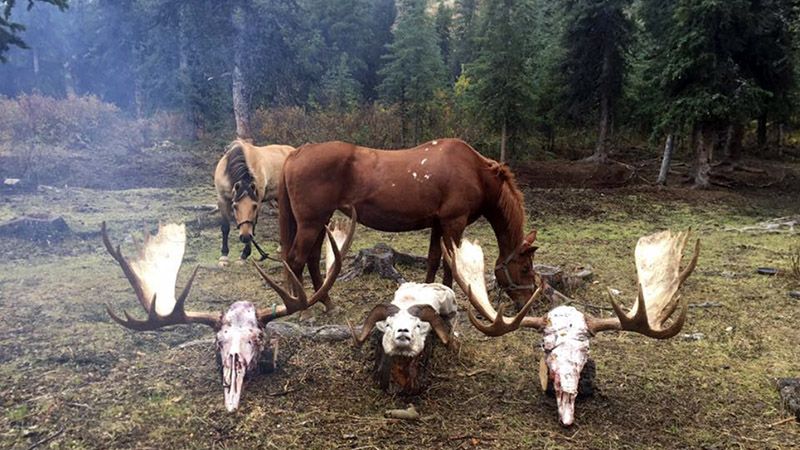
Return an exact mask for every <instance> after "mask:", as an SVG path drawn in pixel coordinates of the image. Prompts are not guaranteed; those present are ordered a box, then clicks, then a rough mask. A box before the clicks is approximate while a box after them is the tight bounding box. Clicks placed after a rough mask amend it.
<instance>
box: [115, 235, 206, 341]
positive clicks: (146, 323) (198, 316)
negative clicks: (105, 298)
mask: <svg viewBox="0 0 800 450" xmlns="http://www.w3.org/2000/svg"><path fill="white" fill-rule="evenodd" d="M100 231H101V234H102V237H103V244H105V247H106V250H108V253H109V254H111V256H112V257H113V258H114V259H115V260H116V261H117V263H119V265H120V267H121V268H122V271H123V273H124V274H125V277H126V278H128V281H129V282H130V284H131V286H132V287H133V289H134V291H135V292H136V296H137V298H138V299H139V303H141V305H142V308H143V309H144V310H145V312H146V313H147V319H146V320H139V319H135V318H133V317H131V315H130V314H128V311H125V310H123V314H124V315H125V319H122V318H121V317H119V316H118V315H116V314H115V313H114V311H113V310H112V309H111V306H110V305H108V304H106V311H107V312H108V315H109V316H111V319H113V320H114V321H115V322H117V323H118V324H120V325H122V326H124V327H126V328H129V329H131V330H135V331H152V330H156V329H159V328H161V327H165V326H168V325H181V324H189V323H201V324H204V325H208V326H210V327H212V328H215V329H216V328H218V327H219V325H220V323H221V315H220V314H219V313H211V312H193V311H189V312H187V311H185V310H184V305H185V303H186V299H187V297H188V296H189V292H190V291H191V288H192V284H193V283H194V280H195V277H196V276H197V270H198V269H199V266H196V267H195V268H194V270H193V271H192V274H191V275H190V276H189V280H188V281H187V282H186V286H184V288H183V290H182V292H181V294H180V296H179V297H178V298H177V299H176V300H175V306H174V307H173V308H172V311H171V312H170V313H169V314H167V315H165V316H161V315H159V314H158V312H157V311H156V304H157V303H156V299H157V294H156V293H153V297H152V299H151V300H150V301H147V299H146V298H145V294H144V292H145V287H144V285H143V281H142V279H141V278H140V277H139V275H137V273H136V272H135V271H134V270H133V267H132V266H131V264H130V262H129V261H128V260H127V259H126V258H125V257H124V256H122V252H121V251H120V247H119V246H117V247H116V248H115V247H114V246H113V245H112V244H111V239H109V237H108V231H107V229H106V223H105V222H103V223H102V225H101V228H100ZM160 231H161V230H160V229H159V232H160ZM145 236H146V237H145V243H144V246H142V248H141V249H140V250H141V252H140V253H141V257H142V258H143V257H144V254H145V250H144V249H145V247H146V246H147V245H149V244H150V242H151V240H152V237H151V236H149V234H145Z"/></svg>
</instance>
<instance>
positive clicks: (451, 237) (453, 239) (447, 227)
mask: <svg viewBox="0 0 800 450" xmlns="http://www.w3.org/2000/svg"><path fill="white" fill-rule="evenodd" d="M466 227H467V217H466V216H464V217H459V218H456V219H453V220H448V221H446V222H442V237H444V242H445V245H447V246H450V245H451V244H455V245H461V236H462V235H463V234H464V228H466ZM442 284H444V285H445V286H447V287H453V272H452V271H451V270H450V266H448V265H447V264H445V265H444V276H443V277H442Z"/></svg>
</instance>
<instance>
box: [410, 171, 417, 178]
mask: <svg viewBox="0 0 800 450" xmlns="http://www.w3.org/2000/svg"><path fill="white" fill-rule="evenodd" d="M411 175H413V176H414V179H415V180H416V179H417V172H414V173H412V174H411Z"/></svg>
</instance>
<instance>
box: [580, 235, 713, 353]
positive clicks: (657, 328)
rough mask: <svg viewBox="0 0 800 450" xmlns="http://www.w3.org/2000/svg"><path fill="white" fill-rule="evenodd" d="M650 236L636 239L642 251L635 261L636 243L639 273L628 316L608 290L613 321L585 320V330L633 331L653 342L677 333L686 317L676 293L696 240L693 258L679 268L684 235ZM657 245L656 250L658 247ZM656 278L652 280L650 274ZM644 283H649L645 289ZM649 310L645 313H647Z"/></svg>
mask: <svg viewBox="0 0 800 450" xmlns="http://www.w3.org/2000/svg"><path fill="white" fill-rule="evenodd" d="M664 233H665V234H663V235H661V234H658V235H651V236H648V237H646V238H642V239H640V244H641V243H642V242H644V244H643V246H644V247H645V248H646V251H643V252H642V253H643V254H644V256H642V257H641V258H642V261H640V260H639V258H640V256H639V253H638V247H639V245H640V244H637V269H638V270H639V271H640V277H642V276H643V277H644V278H643V279H640V281H639V283H638V293H637V296H636V303H635V304H634V306H633V308H631V312H630V313H626V312H625V311H624V310H623V309H622V306H621V305H620V303H619V302H618V301H617V300H616V298H614V296H613V295H612V294H611V292H610V291H609V299H610V301H611V306H612V307H613V308H614V313H615V314H616V316H617V317H616V318H608V319H598V318H594V317H587V325H588V327H589V329H590V330H591V331H592V332H593V333H596V332H598V331H604V330H612V329H616V330H626V331H634V332H637V333H640V334H643V335H645V336H648V337H652V338H655V339H668V338H671V337H673V336H675V335H676V334H678V332H680V330H681V329H682V328H683V325H684V323H685V322H686V316H687V314H688V311H689V308H688V306H689V305H688V300H687V299H686V298H685V297H681V296H680V295H679V294H678V290H679V289H680V288H681V286H682V285H683V283H684V281H686V279H687V278H688V277H689V275H691V273H692V271H693V270H694V268H695V266H696V265H697V260H698V257H699V255H700V240H699V239H698V240H697V242H696V244H695V250H694V255H693V256H692V259H691V260H690V261H689V264H688V265H687V266H686V267H685V268H684V269H683V270H680V271H679V270H678V269H679V268H680V260H681V256H682V253H683V248H684V247H685V245H686V241H687V240H688V238H689V234H688V232H686V233H681V234H679V235H678V236H677V237H673V236H672V234H671V233H668V232H664ZM659 245H660V247H659ZM655 271H658V272H656V273H657V274H658V275H659V276H657V277H653V272H655ZM645 283H649V284H648V285H647V286H645ZM648 309H649V311H648ZM675 310H680V312H679V313H678V315H677V317H675V319H674V321H673V322H672V324H671V325H669V326H667V327H666V328H664V325H665V324H666V323H667V321H668V320H669V318H670V317H672V316H673V315H674V313H675Z"/></svg>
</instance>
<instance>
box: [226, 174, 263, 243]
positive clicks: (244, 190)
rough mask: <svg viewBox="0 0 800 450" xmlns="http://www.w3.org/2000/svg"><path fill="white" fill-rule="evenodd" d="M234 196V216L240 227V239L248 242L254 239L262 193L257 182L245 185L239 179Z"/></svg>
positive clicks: (237, 226)
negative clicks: (257, 186) (260, 193)
mask: <svg viewBox="0 0 800 450" xmlns="http://www.w3.org/2000/svg"><path fill="white" fill-rule="evenodd" d="M232 198H233V217H234V218H235V220H236V228H238V229H239V240H240V241H242V242H244V243H248V242H250V241H252V240H253V233H255V228H256V222H257V221H258V208H259V207H260V206H261V195H259V192H258V189H257V188H256V184H255V183H250V184H248V185H244V184H242V182H241V181H238V182H236V184H234V185H233V193H232Z"/></svg>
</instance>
